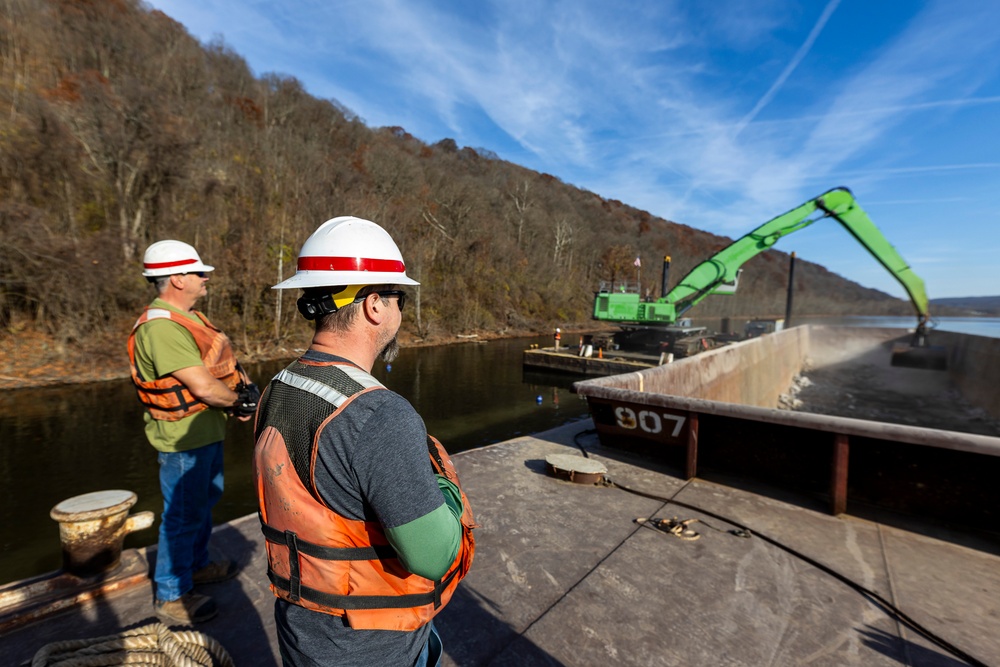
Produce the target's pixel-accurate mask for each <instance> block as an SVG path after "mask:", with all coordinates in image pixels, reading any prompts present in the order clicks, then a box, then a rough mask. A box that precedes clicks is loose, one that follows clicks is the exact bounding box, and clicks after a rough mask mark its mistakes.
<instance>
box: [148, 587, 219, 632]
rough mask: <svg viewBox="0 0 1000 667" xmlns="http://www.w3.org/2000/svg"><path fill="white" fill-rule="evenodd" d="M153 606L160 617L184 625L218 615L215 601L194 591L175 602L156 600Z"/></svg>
mask: <svg viewBox="0 0 1000 667" xmlns="http://www.w3.org/2000/svg"><path fill="white" fill-rule="evenodd" d="M154 606H155V607H156V613H157V614H159V615H160V616H164V617H166V618H169V619H170V620H171V621H177V622H178V623H184V624H185V625H191V624H192V623H201V622H202V621H207V620H208V619H210V618H213V617H214V616H215V615H216V614H218V613H219V608H218V607H216V606H215V600H213V599H212V598H210V597H208V596H207V595H199V594H198V593H195V592H194V591H188V592H187V593H185V594H184V595H182V596H180V597H179V598H177V599H176V600H166V601H165V600H157V601H156V603H155V605H154Z"/></svg>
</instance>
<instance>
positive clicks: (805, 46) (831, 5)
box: [733, 0, 840, 138]
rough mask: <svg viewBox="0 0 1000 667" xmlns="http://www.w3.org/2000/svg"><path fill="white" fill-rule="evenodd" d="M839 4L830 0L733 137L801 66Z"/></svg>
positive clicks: (737, 127) (740, 123)
mask: <svg viewBox="0 0 1000 667" xmlns="http://www.w3.org/2000/svg"><path fill="white" fill-rule="evenodd" d="M839 4H840V0H830V2H828V3H827V4H826V7H825V8H824V9H823V14H822V15H820V17H819V20H818V21H816V25H814V26H813V29H812V30H811V31H810V32H809V36H808V37H806V41H804V42H803V43H802V46H800V47H799V50H798V51H796V52H795V55H794V56H793V57H792V59H791V61H790V62H789V63H788V65H786V66H785V69H784V71H783V72H782V73H781V74H780V75H779V76H778V78H777V79H776V80H775V82H774V83H772V84H771V88H770V89H768V91H767V92H766V93H764V96H763V97H762V98H760V100H758V102H757V104H756V106H754V108H753V109H751V110H750V113H748V114H747V115H746V116H744V117H743V118H741V119H740V122H739V123H737V124H736V129H735V130H734V131H733V138H736V137H737V136H739V134H740V132H742V131H743V128H745V127H746V126H747V125H749V124H750V123H751V122H752V121H753V119H754V118H756V117H757V114H758V113H760V110H761V109H763V108H764V107H766V106H767V105H768V104H769V103H770V102H771V100H772V99H774V96H775V95H776V94H777V92H778V90H779V89H780V88H781V87H782V86H783V85H785V81H786V80H788V77H789V76H791V74H792V72H794V71H795V68H796V67H798V66H799V63H800V62H802V60H803V59H804V58H805V57H806V55H807V54H808V53H809V49H811V48H812V45H813V43H815V41H816V38H817V37H819V34H820V33H821V32H822V31H823V27H824V26H825V25H826V22H827V21H829V20H830V17H831V16H832V15H833V12H834V10H835V9H837V5H839Z"/></svg>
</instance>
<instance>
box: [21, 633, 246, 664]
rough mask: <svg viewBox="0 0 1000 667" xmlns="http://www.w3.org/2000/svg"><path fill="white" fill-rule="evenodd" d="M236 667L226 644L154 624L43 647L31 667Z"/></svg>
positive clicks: (201, 635) (207, 637)
mask: <svg viewBox="0 0 1000 667" xmlns="http://www.w3.org/2000/svg"><path fill="white" fill-rule="evenodd" d="M106 665H134V666H135V667H147V666H148V667H235V663H233V659H232V658H230V657H229V654H228V653H227V652H226V649H224V648H223V647H222V644H220V643H219V642H217V641H216V640H215V639H213V638H212V637H209V636H208V635H206V634H203V633H201V632H195V631H194V630H177V631H176V632H174V631H171V630H170V628H168V627H167V626H165V625H164V624H163V623H150V624H149V625H144V626H142V627H141V628H135V629H134V630H126V631H125V632H122V633H120V634H117V635H108V636H107V637H96V638H94V639H73V640H69V641H61V642H53V643H52V644H47V645H45V646H43V647H42V648H41V649H39V651H38V652H37V653H35V657H34V658H33V659H32V661H31V667H104V666H106Z"/></svg>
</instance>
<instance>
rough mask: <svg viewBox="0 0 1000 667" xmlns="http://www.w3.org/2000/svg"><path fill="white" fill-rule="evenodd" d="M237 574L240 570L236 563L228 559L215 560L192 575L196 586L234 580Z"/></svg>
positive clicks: (192, 580)
mask: <svg viewBox="0 0 1000 667" xmlns="http://www.w3.org/2000/svg"><path fill="white" fill-rule="evenodd" d="M237 572H239V568H238V567H236V563H234V562H233V561H231V560H226V559H221V560H213V561H212V562H211V563H209V564H208V565H206V566H205V567H203V568H201V569H198V570H195V571H194V574H192V575H191V582H192V583H193V584H194V585H195V586H199V585H201V584H214V583H215V582H217V581H225V580H226V579H232V578H233V577H235V576H236V573H237Z"/></svg>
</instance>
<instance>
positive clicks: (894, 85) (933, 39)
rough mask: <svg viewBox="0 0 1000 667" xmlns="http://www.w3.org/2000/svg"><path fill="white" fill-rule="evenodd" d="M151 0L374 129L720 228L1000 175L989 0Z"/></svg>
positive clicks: (905, 198)
mask: <svg viewBox="0 0 1000 667" xmlns="http://www.w3.org/2000/svg"><path fill="white" fill-rule="evenodd" d="M152 2H153V4H154V5H156V6H158V7H160V8H162V9H164V10H165V11H166V12H167V13H168V14H171V15H173V16H176V17H177V18H179V19H180V20H182V22H184V23H185V24H186V25H188V26H189V27H191V25H192V22H193V23H196V24H198V25H205V26H207V25H214V26H216V28H214V29H212V30H211V31H210V34H211V33H216V32H222V33H223V34H224V36H225V38H226V40H227V41H228V42H230V43H232V44H234V45H235V47H236V50H237V51H238V52H240V53H242V54H244V55H245V56H246V57H247V59H248V60H249V61H250V62H251V64H252V65H253V66H254V69H255V70H256V71H257V72H263V71H273V70H276V71H284V72H287V73H290V74H293V75H295V76H297V77H298V78H300V79H301V80H303V82H304V83H306V85H307V87H308V88H309V90H310V91H311V92H313V93H314V94H318V95H321V96H324V97H334V98H336V99H337V100H339V101H340V102H341V103H343V104H344V105H346V106H347V107H349V108H350V109H352V110H354V111H355V112H357V113H358V114H359V115H360V116H361V117H362V118H364V119H365V120H366V121H367V122H368V123H369V124H371V125H402V126H404V127H405V128H406V129H407V130H409V131H410V132H412V133H413V134H415V135H416V136H418V137H420V138H421V139H424V140H426V141H429V142H435V141H438V140H439V139H442V138H444V137H451V138H453V139H455V140H456V141H457V142H458V143H459V144H461V145H469V146H475V147H485V148H489V149H491V150H494V151H496V152H497V153H499V154H500V156H501V157H503V158H506V159H511V160H513V161H515V162H518V163H520V164H524V165H525V166H528V167H530V168H533V169H536V170H538V171H545V172H549V173H552V174H555V175H556V176H559V177H560V178H562V179H563V180H564V181H566V182H568V183H572V184H575V185H579V186H581V187H584V188H587V189H589V190H592V191H594V192H596V193H598V194H600V195H603V196H606V197H612V198H615V199H620V200H622V201H625V202H627V203H629V204H632V205H634V206H637V207H640V208H644V209H647V210H649V211H651V212H653V213H654V214H657V215H661V216H663V217H665V218H669V219H674V220H678V221H680V222H684V223H686V224H691V225H694V226H696V227H700V228H703V229H707V230H710V231H714V232H717V233H722V234H727V235H738V234H739V233H742V232H744V231H746V229H748V228H749V226H750V225H754V224H758V223H760V222H762V221H764V220H766V219H768V218H770V217H773V216H774V215H776V214H777V213H780V212H781V211H783V210H787V209H788V208H791V207H792V206H794V205H797V204H798V203H800V202H801V201H803V200H804V199H805V198H807V197H810V196H814V195H816V194H819V192H816V191H815V190H817V189H819V190H820V191H822V190H825V189H827V188H828V187H832V186H835V185H840V184H846V185H849V186H851V187H852V188H853V189H854V190H855V192H856V193H857V194H858V195H859V199H861V200H862V202H863V203H864V202H865V201H867V200H872V201H875V198H877V201H880V202H902V203H905V202H909V201H913V202H915V201H920V200H927V199H928V197H926V196H925V189H926V185H925V183H926V182H927V179H930V178H932V177H934V176H942V177H944V176H945V175H947V174H963V175H967V176H964V178H965V179H966V181H967V182H968V183H969V184H971V183H973V182H978V181H974V180H973V179H975V178H976V177H978V176H980V175H982V176H986V177H989V178H995V175H994V174H993V173H992V172H993V170H995V168H996V166H997V164H996V162H995V161H994V159H993V156H994V155H996V154H997V150H1000V142H998V141H997V140H994V139H992V134H991V133H989V132H987V131H986V128H983V130H982V131H981V133H980V134H981V136H979V137H977V136H976V132H975V130H973V129H970V128H965V127H963V126H962V123H963V122H968V119H972V118H990V119H993V120H994V122H995V121H996V119H997V116H996V110H995V108H996V107H997V103H998V102H1000V83H998V71H1000V31H998V30H996V28H995V26H996V24H997V22H998V20H1000V8H997V7H996V6H995V3H983V2H979V1H978V0H915V2H914V3H912V4H911V3H900V4H899V5H892V6H891V7H889V6H883V7H881V8H880V9H879V10H878V11H877V12H873V11H871V10H865V11H864V14H863V16H859V14H858V6H856V4H855V3H842V2H840V0H828V1H827V2H826V3H825V4H823V5H816V4H814V3H808V2H801V1H800V0H758V1H757V2H755V3H753V4H752V5H748V4H747V3H745V2H742V1H740V0H713V2H711V3H676V2H675V3H625V5H624V6H623V5H622V4H621V3H618V4H608V3H606V2H600V1H599V0H483V1H482V2H477V3H460V2H438V1H431V0H407V1H406V2H404V1H403V0H366V1H365V2H353V1H352V2H346V1H342V2H324V1H323V0H290V1H289V2H286V3H274V2H271V1H270V0H267V1H265V0H240V1H239V2H236V0H152ZM178 14H180V15H179V16H178ZM186 17H187V18H186ZM219 17H222V20H221V21H220V19H219ZM218 26H222V29H221V30H219V29H218ZM201 36H202V37H203V38H205V37H207V36H210V35H201ZM748 109H749V111H748ZM946 136H947V137H949V138H948V139H945V138H944V137H946ZM991 142H992V148H993V150H992V151H991V150H990V147H991ZM844 179H847V180H849V181H850V182H848V183H844ZM910 184H912V185H910ZM817 186H818V188H817ZM962 186H963V187H962V188H960V190H959V191H957V192H955V197H956V198H957V199H958V200H962V201H967V202H968V203H969V206H974V205H980V206H981V204H982V202H981V201H978V198H979V197H981V194H979V193H980V192H982V189H983V187H985V186H980V189H979V190H976V191H973V190H972V189H970V188H971V187H972V186H971V185H966V183H965V182H963V183H962ZM944 199H947V197H944V196H942V197H941V198H939V200H944ZM912 208H913V207H911V210H912ZM918 215H919V214H918ZM917 222H919V220H915V219H913V218H910V219H907V220H906V225H908V226H907V227H905V228H906V229H911V228H912V225H914V224H917ZM879 224H880V226H882V225H883V224H884V225H885V227H887V228H890V229H891V228H892V227H893V225H894V220H893V219H891V218H890V219H888V220H880V221H879ZM928 224H929V223H928ZM998 243H1000V240H998ZM998 291H1000V288H998Z"/></svg>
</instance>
